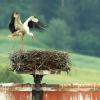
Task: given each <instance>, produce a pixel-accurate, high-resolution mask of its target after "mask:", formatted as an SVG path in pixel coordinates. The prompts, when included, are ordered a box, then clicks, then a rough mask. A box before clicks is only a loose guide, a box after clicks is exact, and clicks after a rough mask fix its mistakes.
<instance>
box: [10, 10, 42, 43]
mask: <svg viewBox="0 0 100 100" xmlns="http://www.w3.org/2000/svg"><path fill="white" fill-rule="evenodd" d="M42 26H43V24H41V23H40V21H39V19H38V18H36V17H35V16H30V17H29V18H28V19H27V20H26V21H25V22H24V23H22V21H21V19H20V14H19V13H17V12H14V13H12V15H11V21H10V23H9V30H10V31H11V34H10V36H11V37H14V36H20V37H21V45H23V37H24V35H25V34H27V35H30V36H31V37H32V38H34V35H33V33H32V32H30V28H36V29H43V27H42Z"/></svg>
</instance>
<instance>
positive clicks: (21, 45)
mask: <svg viewBox="0 0 100 100" xmlns="http://www.w3.org/2000/svg"><path fill="white" fill-rule="evenodd" d="M23 44H24V43H23V35H21V42H20V48H21V50H23Z"/></svg>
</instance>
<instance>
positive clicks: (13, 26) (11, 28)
mask: <svg viewBox="0 0 100 100" xmlns="http://www.w3.org/2000/svg"><path fill="white" fill-rule="evenodd" d="M9 30H10V31H11V32H12V33H14V32H16V31H17V29H16V28H15V17H14V16H13V14H12V16H11V21H10V23H9Z"/></svg>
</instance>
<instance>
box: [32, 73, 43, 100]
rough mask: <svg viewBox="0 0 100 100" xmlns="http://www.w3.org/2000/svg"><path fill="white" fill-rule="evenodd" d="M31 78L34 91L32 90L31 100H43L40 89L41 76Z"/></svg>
mask: <svg viewBox="0 0 100 100" xmlns="http://www.w3.org/2000/svg"><path fill="white" fill-rule="evenodd" d="M33 77H34V83H35V89H34V90H32V100H43V97H42V94H43V91H42V89H41V81H42V78H43V75H33Z"/></svg>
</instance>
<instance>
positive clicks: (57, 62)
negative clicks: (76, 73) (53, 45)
mask: <svg viewBox="0 0 100 100" xmlns="http://www.w3.org/2000/svg"><path fill="white" fill-rule="evenodd" d="M10 61H11V66H12V69H13V70H15V71H16V72H20V73H23V72H24V73H25V72H34V71H35V70H38V71H40V70H48V71H50V72H51V73H53V72H54V73H55V72H56V71H57V72H61V71H66V72H69V71H70V59H69V56H68V53H66V52H61V51H39V50H33V51H26V52H25V51H17V52H14V53H13V54H11V56H10Z"/></svg>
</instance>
